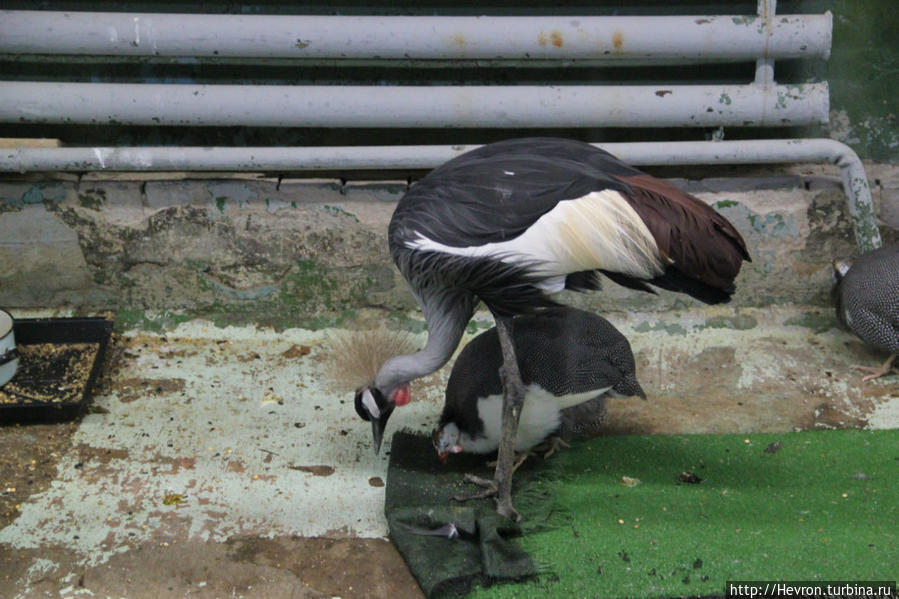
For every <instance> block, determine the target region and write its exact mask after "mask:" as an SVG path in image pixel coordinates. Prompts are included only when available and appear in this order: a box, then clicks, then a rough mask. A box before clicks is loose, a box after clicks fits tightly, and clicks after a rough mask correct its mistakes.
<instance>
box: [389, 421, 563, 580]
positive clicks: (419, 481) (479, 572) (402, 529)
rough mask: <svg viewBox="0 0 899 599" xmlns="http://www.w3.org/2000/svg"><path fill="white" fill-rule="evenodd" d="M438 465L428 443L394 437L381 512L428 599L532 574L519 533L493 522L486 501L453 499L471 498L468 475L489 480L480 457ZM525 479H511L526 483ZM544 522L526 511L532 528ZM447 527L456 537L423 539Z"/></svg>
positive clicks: (497, 518)
mask: <svg viewBox="0 0 899 599" xmlns="http://www.w3.org/2000/svg"><path fill="white" fill-rule="evenodd" d="M453 457H458V459H452V460H450V463H449V464H448V465H444V464H441V463H440V461H439V460H438V459H437V454H436V453H435V451H434V449H433V447H432V446H431V441H430V439H428V438H427V437H423V436H416V435H411V434H408V433H397V434H396V435H394V437H393V443H392V448H391V452H390V467H389V470H388V473H387V490H386V500H385V513H386V515H387V522H388V525H389V526H390V537H391V539H392V540H393V542H394V543H395V544H396V546H397V548H398V549H399V551H400V553H401V554H402V555H403V558H404V559H405V560H406V563H408V564H409V568H410V569H411V570H412V574H413V575H414V576H415V578H416V579H417V580H418V582H419V584H420V585H421V588H422V590H423V591H424V592H425V594H426V595H427V596H428V597H443V596H453V595H459V594H464V593H466V592H467V591H468V590H469V589H470V588H471V586H472V584H473V583H475V582H477V583H482V584H483V583H492V582H496V581H510V580H522V579H525V578H528V577H531V576H534V575H535V574H536V573H537V568H536V567H535V565H534V562H533V561H532V560H531V558H530V557H529V556H528V554H527V553H526V552H524V551H523V550H522V549H521V548H520V547H519V546H518V543H517V542H516V540H515V539H516V537H519V536H520V534H521V530H520V529H519V527H518V525H516V524H515V523H513V522H511V521H510V520H509V519H507V518H503V517H502V516H499V515H498V514H497V513H496V511H495V507H494V501H493V500H492V499H483V500H477V501H470V502H465V503H459V502H456V501H453V500H452V497H453V495H457V494H471V493H474V492H476V491H478V490H479V489H478V487H476V486H473V485H470V484H466V483H465V482H464V481H463V480H462V478H463V475H464V473H466V472H475V471H477V473H479V474H481V475H484V476H490V475H491V471H490V470H488V469H485V468H484V462H485V458H484V457H483V456H475V457H468V456H453ZM531 476H533V475H532V474H529V473H522V474H521V475H520V476H518V477H516V485H519V484H521V483H526V482H527V480H528V479H529V477H531ZM541 521H545V518H541V517H540V515H539V514H534V513H533V512H532V524H531V526H529V528H530V527H532V526H533V524H534V523H539V522H541ZM448 525H453V526H454V527H455V531H456V533H455V535H454V536H453V538H449V537H448V536H447V534H446V533H444V534H428V533H429V532H431V533H434V532H435V531H439V530H441V529H443V530H444V531H446V530H447V528H448Z"/></svg>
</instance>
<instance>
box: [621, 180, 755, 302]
mask: <svg viewBox="0 0 899 599" xmlns="http://www.w3.org/2000/svg"><path fill="white" fill-rule="evenodd" d="M619 179H620V180H621V181H622V182H624V183H626V184H627V185H628V186H629V187H630V188H631V191H630V192H625V193H624V195H625V197H626V198H627V200H628V201H629V202H630V204H631V206H632V207H633V208H634V210H636V211H637V213H638V214H639V215H640V218H642V219H643V222H644V223H646V226H647V228H648V229H649V231H650V233H652V236H653V237H654V238H655V240H656V244H657V245H658V247H659V251H660V252H661V253H662V255H663V256H664V257H666V258H667V259H668V260H670V261H671V265H670V268H669V269H668V270H669V271H670V270H672V269H673V270H674V271H677V273H676V274H675V273H670V274H671V276H668V277H667V279H668V280H667V282H668V283H671V284H674V285H675V286H679V285H681V284H683V283H684V281H680V282H679V281H678V279H679V278H681V277H686V279H690V280H692V281H695V282H696V283H699V284H701V285H707V286H710V287H712V288H714V289H719V290H721V291H725V292H727V293H728V295H729V293H730V292H732V290H733V281H734V279H735V278H736V276H737V275H738V274H739V272H740V267H741V266H742V263H743V260H746V261H749V260H750V258H749V252H748V251H747V249H746V243H745V242H744V241H743V238H742V237H741V236H740V234H739V233H738V232H737V230H736V229H735V228H734V227H733V225H731V224H730V222H728V221H727V219H725V218H724V217H723V216H721V215H720V214H718V213H717V212H715V210H714V209H712V208H711V207H710V206H708V205H707V204H705V203H704V202H703V201H702V200H700V199H698V198H696V197H694V196H692V195H690V194H688V193H686V192H684V191H681V190H680V189H678V188H677V187H675V186H674V185H672V184H670V183H668V182H667V181H663V180H661V179H656V178H655V177H652V176H650V175H645V174H641V175H634V176H629V177H619ZM668 274H669V273H666V275H668ZM663 278H666V277H663ZM665 282H666V281H652V283H654V284H657V285H658V286H659V287H663V288H670V287H668V286H666V284H665ZM678 290H680V289H678ZM684 291H688V290H686V289H684ZM688 292H689V291H688Z"/></svg>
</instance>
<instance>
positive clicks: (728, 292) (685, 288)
mask: <svg viewBox="0 0 899 599" xmlns="http://www.w3.org/2000/svg"><path fill="white" fill-rule="evenodd" d="M649 282H650V283H651V284H653V285H655V286H656V287H661V288H662V289H667V290H668V291H680V292H681V293H686V294H687V295H689V296H690V297H693V298H696V299H698V300H699V301H701V302H705V303H707V304H726V303H727V302H729V301H730V298H731V296H732V295H733V294H734V291H735V290H736V286H735V285H734V284H733V283H731V284H730V285H727V286H724V287H715V286H713V285H708V284H706V283H703V282H702V281H697V280H696V279H693V278H691V277H688V276H687V275H685V274H684V273H682V272H680V271H679V270H677V269H676V268H674V267H671V266H669V267H668V268H666V269H665V274H663V275H662V276H659V277H656V278H654V279H652V280H650V281H649Z"/></svg>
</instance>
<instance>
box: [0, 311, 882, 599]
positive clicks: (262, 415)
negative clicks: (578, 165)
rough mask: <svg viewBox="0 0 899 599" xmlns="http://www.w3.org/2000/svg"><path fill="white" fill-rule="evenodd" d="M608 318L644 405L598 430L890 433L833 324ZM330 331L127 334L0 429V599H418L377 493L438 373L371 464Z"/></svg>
mask: <svg viewBox="0 0 899 599" xmlns="http://www.w3.org/2000/svg"><path fill="white" fill-rule="evenodd" d="M16 316H19V317H21V316H27V314H16ZM478 318H479V319H481V321H482V322H484V323H487V322H489V319H488V318H487V317H486V315H479V316H478ZM610 320H612V321H613V323H614V324H616V326H618V327H619V328H620V329H621V330H622V332H623V333H624V334H625V335H626V336H627V337H628V338H629V339H630V340H631V343H632V346H633V349H634V353H635V355H636V357H637V368H638V370H637V374H638V378H639V379H640V381H641V383H642V385H643V387H644V389H645V390H646V391H647V393H648V395H649V401H646V402H642V401H639V400H637V399H631V400H615V401H611V402H610V403H609V412H610V417H609V422H608V426H607V430H608V432H609V433H615V434H632V433H700V432H702V433H705V432H741V433H748V432H763V431H764V432H776V431H790V430H806V429H815V428H821V427H853V428H894V427H896V426H897V425H899V376H897V375H891V376H889V377H884V378H882V379H880V380H878V381H874V382H872V383H869V384H864V385H863V384H862V383H861V381H860V375H859V374H857V373H855V372H853V371H852V370H851V369H850V365H851V364H858V363H861V364H868V365H873V364H877V363H879V362H880V361H882V360H883V359H884V357H885V356H880V355H877V354H874V353H872V352H870V351H868V350H867V349H865V348H864V347H863V346H862V344H861V343H860V342H859V341H858V340H857V339H856V338H855V337H853V336H851V335H850V334H849V333H846V332H844V331H842V330H839V329H836V328H833V327H834V326H835V320H834V318H833V316H832V312H831V311H828V310H822V309H820V308H809V307H798V306H794V307H778V308H771V309H731V308H726V307H725V308H721V307H715V308H695V309H689V310H683V311H680V312H665V313H643V314H631V315H628V316H627V318H626V319H625V318H624V317H623V316H610ZM332 334H334V332H333V331H307V330H298V329H294V330H288V331H284V332H275V331H272V330H260V329H256V328H254V327H243V328H234V327H229V328H216V327H215V326H213V325H211V324H209V323H206V322H201V321H191V322H187V323H183V324H181V325H179V326H178V327H177V328H175V329H173V330H170V331H166V333H165V334H159V333H149V332H145V331H137V330H135V331H130V332H127V333H125V334H123V335H121V336H117V337H115V338H114V343H113V345H112V347H111V349H110V352H109V359H108V362H107V369H106V372H105V376H104V377H103V379H102V380H101V381H100V384H99V387H98V389H97V394H96V397H95V400H94V403H93V406H94V407H93V409H92V410H91V413H90V414H88V415H87V416H85V417H84V418H83V419H82V420H81V421H80V422H77V423H68V424H55V425H26V426H15V425H8V424H7V425H5V426H0V597H4V598H10V599H13V598H16V599H18V598H31V597H51V596H52V597H82V596H86V597H120V596H122V597H162V596H173V597H180V596H191V597H272V598H280V597H332V596H339V597H377V596H382V597H383V596H391V597H420V596H421V595H420V591H419V590H418V587H417V585H416V583H415V582H414V580H413V579H412V578H411V576H410V575H409V573H408V570H407V569H406V568H405V565H404V564H403V562H402V560H401V559H400V558H399V557H398V555H397V554H396V552H395V551H394V550H393V549H392V547H391V546H390V545H389V543H387V542H386V541H385V540H384V538H385V536H386V534H387V528H386V522H385V520H384V516H383V513H382V509H383V498H384V488H383V485H384V481H385V479H386V470H387V459H388V458H387V454H388V452H389V450H390V434H391V433H392V431H394V430H397V429H398V428H409V429H412V430H416V431H422V432H425V431H430V430H431V428H432V427H433V425H434V423H435V421H436V418H437V415H438V413H439V411H440V406H441V403H442V402H441V393H442V386H443V384H444V382H445V377H446V376H447V374H448V369H444V370H443V371H441V372H439V373H436V374H435V375H432V376H430V377H428V378H427V379H424V380H422V381H418V382H417V383H415V384H414V385H413V402H412V403H411V404H410V405H409V406H407V407H404V408H401V409H398V410H397V411H396V413H395V414H394V416H393V417H392V419H391V424H390V427H389V428H388V436H387V439H386V441H385V447H384V448H383V449H382V454H381V456H375V455H374V454H373V452H372V449H371V445H370V427H369V425H368V424H367V423H364V422H362V421H360V420H358V418H357V417H356V415H355V412H354V410H353V408H352V403H351V402H352V396H351V394H349V393H347V392H346V391H345V390H342V389H341V388H340V385H338V384H335V383H334V382H332V381H330V380H329V379H328V377H327V376H325V375H324V373H325V372H327V371H328V362H329V361H331V360H334V359H335V356H333V355H330V353H329V349H328V339H329V335H332ZM419 339H420V340H422V341H423V340H424V335H420V337H419ZM525 516H526V515H525Z"/></svg>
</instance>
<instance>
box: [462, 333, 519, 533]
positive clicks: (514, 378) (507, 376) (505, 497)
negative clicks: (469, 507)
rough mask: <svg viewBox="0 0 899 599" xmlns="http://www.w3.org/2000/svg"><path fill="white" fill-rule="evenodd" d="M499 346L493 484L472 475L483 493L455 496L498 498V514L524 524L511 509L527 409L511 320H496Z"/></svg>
mask: <svg viewBox="0 0 899 599" xmlns="http://www.w3.org/2000/svg"><path fill="white" fill-rule="evenodd" d="M494 318H495V320H496V331H497V333H498V334H499V344H500V348H501V350H502V354H503V365H502V366H501V367H500V369H499V377H500V380H502V383H503V409H502V415H501V429H500V432H501V436H500V441H499V451H498V452H497V456H496V470H495V472H494V475H493V480H492V481H491V480H485V479H482V478H480V477H477V476H473V475H471V474H469V475H466V477H465V480H466V481H468V482H471V483H475V484H478V485H481V486H482V487H485V490H484V491H483V492H481V493H477V494H475V495H469V496H456V497H455V499H456V500H457V501H467V500H469V499H481V498H484V497H490V496H491V495H495V496H496V511H497V512H499V513H500V514H502V515H503V516H506V517H508V518H512V519H514V520H521V515H520V514H519V513H518V511H517V510H516V509H515V507H514V506H513V505H512V475H513V474H514V473H515V470H516V468H517V466H520V465H521V464H520V463H519V464H517V465H516V463H515V462H516V460H515V437H516V435H517V434H518V419H519V418H520V417H521V408H522V406H523V405H524V381H522V379H521V372H520V371H519V369H518V358H517V356H516V355H515V346H514V345H513V343H512V319H511V318H503V317H501V316H494Z"/></svg>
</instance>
